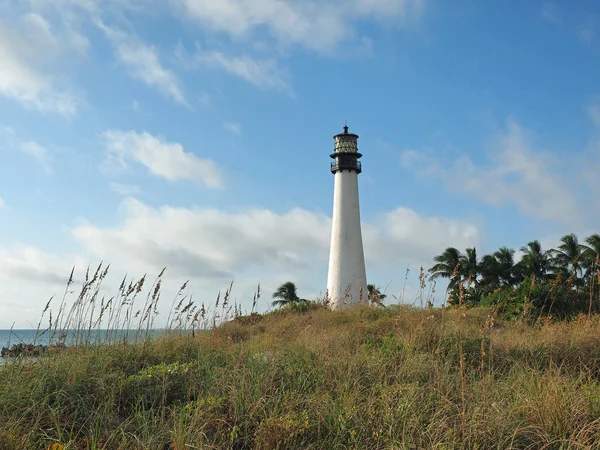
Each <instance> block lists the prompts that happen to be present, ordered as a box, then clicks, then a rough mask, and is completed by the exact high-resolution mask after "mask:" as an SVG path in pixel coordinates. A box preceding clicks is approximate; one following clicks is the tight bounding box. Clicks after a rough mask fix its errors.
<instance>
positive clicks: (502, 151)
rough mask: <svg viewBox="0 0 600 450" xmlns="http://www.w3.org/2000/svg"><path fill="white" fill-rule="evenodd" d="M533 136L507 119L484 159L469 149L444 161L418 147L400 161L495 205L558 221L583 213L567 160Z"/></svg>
mask: <svg viewBox="0 0 600 450" xmlns="http://www.w3.org/2000/svg"><path fill="white" fill-rule="evenodd" d="M532 141H533V139H532V136H531V133H530V132H529V131H528V130H527V129H525V128H523V127H521V126H520V125H519V124H518V123H517V122H516V121H514V120H512V119H509V120H507V123H506V130H505V131H504V132H503V133H502V134H500V135H499V136H498V137H497V138H496V139H495V140H494V142H493V146H492V149H491V151H490V154H489V162H488V163H486V164H480V165H478V164H476V163H474V162H473V161H472V160H471V159H470V158H469V157H468V156H466V155H463V156H461V157H459V158H458V159H456V160H455V161H454V162H451V163H446V162H442V161H440V160H438V159H436V158H432V157H430V156H427V155H426V154H425V153H424V152H418V151H415V150H406V151H404V152H403V153H402V155H401V162H402V164H403V165H404V166H405V167H406V168H416V169H417V173H418V174H420V175H421V176H424V177H427V178H430V179H439V180H442V181H443V182H445V184H446V186H447V188H448V189H449V190H451V191H453V192H458V193H464V194H468V195H470V196H472V197H475V198H477V199H478V200H480V201H482V202H484V203H487V204H490V205H494V206H502V205H512V206H515V207H516V208H517V210H518V211H519V212H520V213H522V214H523V215H525V216H529V217H534V218H538V219H544V220H551V221H556V222H564V221H572V220H576V219H577V218H580V217H581V215H580V214H578V213H579V212H580V211H579V210H578V204H577V200H576V197H575V195H574V194H573V192H572V191H571V190H570V189H569V185H568V183H566V182H565V180H564V178H563V174H564V169H563V168H561V166H563V165H564V161H561V160H560V159H559V158H558V157H556V156H554V155H553V154H551V153H549V152H545V151H543V150H540V149H537V148H535V147H534V146H533V142H532ZM561 170H562V171H561Z"/></svg>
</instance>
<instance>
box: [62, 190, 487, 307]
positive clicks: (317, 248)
mask: <svg viewBox="0 0 600 450" xmlns="http://www.w3.org/2000/svg"><path fill="white" fill-rule="evenodd" d="M121 211H122V214H123V217H122V220H121V222H120V224H119V225H118V226H116V227H114V228H101V227H98V226H94V225H92V224H84V225H81V226H78V227H76V228H75V229H74V230H73V236H74V237H75V239H76V240H77V241H78V242H79V243H80V244H81V246H82V248H83V249H84V251H85V252H86V254H88V255H91V256H93V257H95V258H101V259H103V260H104V261H116V262H118V263H119V265H120V266H119V267H123V269H125V268H128V270H130V271H131V270H135V272H136V273H140V272H149V273H153V272H158V271H159V270H160V269H161V268H162V267H164V266H167V267H168V270H169V273H170V274H171V275H172V276H175V277H179V278H182V279H186V278H192V279H195V280H197V281H198V280H201V281H202V283H208V284H207V285H212V286H219V285H221V286H222V285H223V284H224V283H226V281H227V280H232V279H235V280H246V281H245V283H246V284H247V286H249V287H250V288H252V289H254V286H255V285H256V283H257V282H258V281H261V280H264V278H265V277H271V278H273V279H279V280H281V281H280V283H281V282H283V281H286V279H285V278H284V276H291V277H293V279H294V280H295V281H297V282H298V284H299V285H300V286H302V287H304V288H305V289H307V290H309V291H310V295H318V294H319V293H322V292H323V291H324V284H325V283H326V276H327V274H326V270H327V259H328V256H329V239H330V233H331V219H330V218H329V217H328V216H326V215H323V214H317V213H313V212H309V211H306V210H304V209H300V208H296V209H292V210H290V211H288V212H286V213H282V214H277V213H275V212H273V211H270V210H268V209H250V210H246V211H238V212H225V211H220V210H217V209H205V208H195V209H189V208H176V207H170V206H164V207H161V208H153V207H150V206H148V205H146V204H144V203H142V202H140V201H138V200H134V199H126V200H124V202H123V204H122V208H121ZM363 233H364V238H363V239H364V247H365V256H366V261H367V273H368V274H370V278H371V279H376V278H379V276H378V275H377V274H379V273H384V275H382V277H388V276H394V277H396V278H399V276H398V268H399V267H402V265H403V264H404V265H406V264H411V265H416V266H417V267H418V265H419V264H429V263H430V262H431V259H432V258H433V256H434V255H436V254H438V253H439V252H440V251H441V250H443V249H444V248H445V247H447V246H449V245H453V246H456V247H458V248H465V247H468V246H471V245H478V244H479V239H480V236H479V231H478V228H477V227H476V226H474V225H473V224H471V223H470V222H468V221H463V220H454V219H444V218H436V217H423V216H421V215H419V214H418V213H417V212H415V211H412V210H410V209H408V208H397V209H396V210H393V211H391V212H389V213H387V214H383V215H381V216H380V217H378V218H376V219H375V220H374V221H372V222H370V223H365V224H364V225H363ZM413 267H414V266H413ZM395 281H396V283H397V284H399V283H400V281H401V280H399V279H396V280H395ZM236 282H237V281H236ZM273 287H275V286H273ZM238 292H239V291H238ZM245 294H246V297H245V298H251V296H252V292H251V291H250V292H246V293H245ZM307 295H309V293H307Z"/></svg>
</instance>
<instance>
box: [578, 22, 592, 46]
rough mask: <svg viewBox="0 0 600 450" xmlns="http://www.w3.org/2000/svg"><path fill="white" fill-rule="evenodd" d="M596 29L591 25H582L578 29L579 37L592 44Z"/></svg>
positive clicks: (584, 42)
mask: <svg viewBox="0 0 600 450" xmlns="http://www.w3.org/2000/svg"><path fill="white" fill-rule="evenodd" d="M594 36H595V33H594V29H593V28H592V27H589V26H581V27H579V29H578V30H577V37H578V38H579V40H580V41H581V43H583V44H590V43H591V42H592V41H593V40H594Z"/></svg>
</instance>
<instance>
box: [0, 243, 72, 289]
mask: <svg viewBox="0 0 600 450" xmlns="http://www.w3.org/2000/svg"><path fill="white" fill-rule="evenodd" d="M70 265H71V264H69V263H67V262H66V261H64V260H62V259H61V258H59V257H57V256H54V255H50V254H47V253H44V252H42V251H41V250H39V249H37V248H35V247H31V246H18V247H15V248H13V249H8V248H3V247H0V279H3V280H19V281H31V282H36V281H42V282H45V283H50V284H54V285H56V284H57V283H58V284H64V283H65V282H66V280H67V277H68V273H66V272H67V271H68V270H69V269H70V267H69V266H70ZM65 275H66V276H65Z"/></svg>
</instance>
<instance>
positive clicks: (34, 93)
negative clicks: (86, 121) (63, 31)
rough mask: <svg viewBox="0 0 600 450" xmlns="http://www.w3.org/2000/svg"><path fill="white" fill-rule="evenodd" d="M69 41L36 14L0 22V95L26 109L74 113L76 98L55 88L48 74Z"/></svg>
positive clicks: (75, 110)
mask: <svg viewBox="0 0 600 450" xmlns="http://www.w3.org/2000/svg"><path fill="white" fill-rule="evenodd" d="M69 42H70V38H69V37H67V38H65V37H64V36H60V37H59V36H58V35H57V34H55V33H54V31H53V29H52V27H51V25H50V24H49V23H48V22H47V21H46V20H45V19H44V18H42V17H41V16H39V15H38V14H34V13H27V14H24V15H23V16H21V17H20V18H19V19H18V20H14V21H10V22H9V23H6V22H0V61H2V64H0V95H3V96H5V97H7V98H11V99H13V100H16V101H17V102H19V103H20V104H21V105H22V106H24V107H26V108H28V109H35V110H38V111H41V112H52V113H58V114H60V115H63V116H66V117H71V116H73V115H75V114H76V112H77V100H76V98H75V97H74V95H73V94H71V93H69V92H68V91H66V90H64V89H63V90H60V89H59V88H57V87H56V86H55V84H56V83H55V81H54V80H53V78H52V76H51V68H52V67H53V66H56V65H57V64H58V63H59V61H60V59H61V57H62V56H63V53H64V52H65V50H68V49H69Z"/></svg>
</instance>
